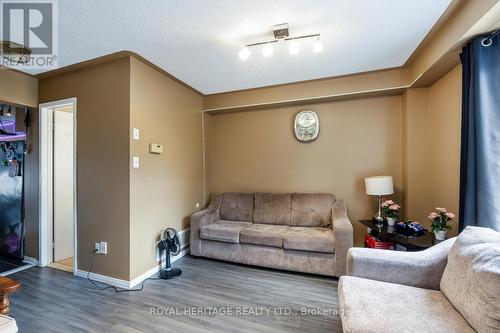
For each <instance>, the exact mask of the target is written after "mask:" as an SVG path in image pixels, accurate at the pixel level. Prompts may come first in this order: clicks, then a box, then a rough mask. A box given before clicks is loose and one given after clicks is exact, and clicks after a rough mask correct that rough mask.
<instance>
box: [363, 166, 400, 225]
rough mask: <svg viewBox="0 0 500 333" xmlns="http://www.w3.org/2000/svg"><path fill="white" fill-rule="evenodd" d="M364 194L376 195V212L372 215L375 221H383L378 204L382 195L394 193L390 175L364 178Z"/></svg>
mask: <svg viewBox="0 0 500 333" xmlns="http://www.w3.org/2000/svg"><path fill="white" fill-rule="evenodd" d="M365 188H366V194H368V195H377V196H378V212H377V213H376V214H375V215H374V216H373V219H374V220H375V221H377V222H384V217H383V216H382V211H381V208H380V206H381V205H382V196H384V195H389V194H393V193H394V187H393V184H392V177H391V176H375V177H367V178H365Z"/></svg>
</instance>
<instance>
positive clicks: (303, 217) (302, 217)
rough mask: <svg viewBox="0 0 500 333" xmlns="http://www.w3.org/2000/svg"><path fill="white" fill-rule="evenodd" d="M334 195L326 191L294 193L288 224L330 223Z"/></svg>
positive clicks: (314, 224)
mask: <svg viewBox="0 0 500 333" xmlns="http://www.w3.org/2000/svg"><path fill="white" fill-rule="evenodd" d="M334 201H335V196H334V195H333V194H328V193H316V194H315V193H294V194H293V195H292V216H291V220H290V225H294V226H301V227H325V226H328V225H330V224H332V206H333V202H334Z"/></svg>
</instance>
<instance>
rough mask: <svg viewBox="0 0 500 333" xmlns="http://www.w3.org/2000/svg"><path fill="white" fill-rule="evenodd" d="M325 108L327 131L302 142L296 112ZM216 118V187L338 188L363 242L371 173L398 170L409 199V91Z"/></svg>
mask: <svg viewBox="0 0 500 333" xmlns="http://www.w3.org/2000/svg"><path fill="white" fill-rule="evenodd" d="M304 109H311V110H313V111H315V112H317V114H318V116H319V119H320V127H321V132H320V136H319V138H318V139H317V140H316V141H314V142H312V143H307V144H304V143H299V142H298V141H297V140H296V139H295V137H294V135H293V132H292V123H293V119H294V116H295V114H296V113H297V112H298V111H300V110H304ZM210 117H212V118H211V129H210V130H211V133H212V135H211V138H210V139H211V144H210V154H211V156H210V163H211V177H210V178H211V179H210V181H211V184H212V185H211V192H212V194H218V193H221V192H226V191H243V192H256V191H264V192H332V193H335V194H336V195H337V196H338V197H339V198H343V199H345V200H346V201H347V205H348V212H349V217H350V219H351V222H352V223H353V225H354V227H355V229H356V237H355V242H356V244H357V245H361V244H362V237H363V235H364V233H365V231H366V228H362V227H360V226H359V224H358V222H357V220H358V219H362V218H370V217H371V215H373V213H374V212H375V209H376V203H375V198H374V197H369V196H367V195H366V194H365V193H364V177H367V176H373V175H392V176H394V181H395V187H396V190H397V193H396V195H395V196H394V198H395V199H396V200H397V201H399V202H401V195H402V193H401V189H402V101H401V96H391V97H378V98H367V99H360V100H352V101H340V102H334V103H325V104H316V105H304V106H303V107H289V108H278V109H268V110H263V111H254V112H240V113H228V114H217V115H212V116H210Z"/></svg>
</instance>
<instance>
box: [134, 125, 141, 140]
mask: <svg viewBox="0 0 500 333" xmlns="http://www.w3.org/2000/svg"><path fill="white" fill-rule="evenodd" d="M132 132H133V134H132V136H133V137H134V140H139V136H140V133H139V129H138V128H134V129H133V130H132Z"/></svg>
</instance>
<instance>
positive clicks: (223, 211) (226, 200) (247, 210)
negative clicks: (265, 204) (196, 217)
mask: <svg viewBox="0 0 500 333" xmlns="http://www.w3.org/2000/svg"><path fill="white" fill-rule="evenodd" d="M252 216H253V193H234V192H228V193H224V194H223V195H222V201H221V205H220V219H221V220H228V221H244V222H252Z"/></svg>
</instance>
